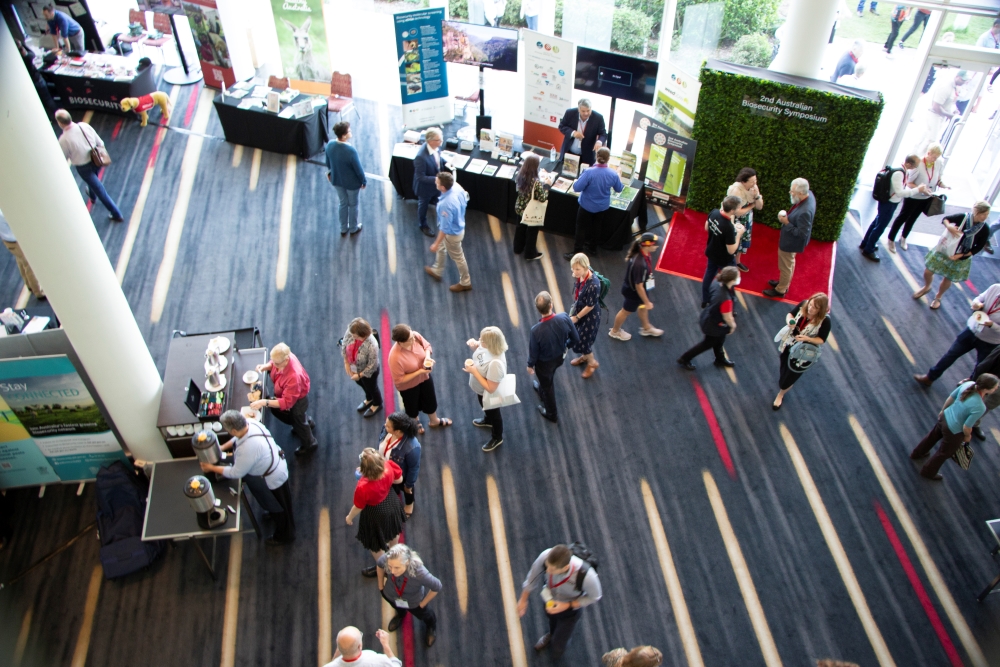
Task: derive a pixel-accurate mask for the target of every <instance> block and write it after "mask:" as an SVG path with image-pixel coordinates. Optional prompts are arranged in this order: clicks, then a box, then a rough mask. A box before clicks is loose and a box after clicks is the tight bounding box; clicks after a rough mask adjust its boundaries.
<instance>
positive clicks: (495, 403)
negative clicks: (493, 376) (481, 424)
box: [483, 373, 521, 410]
mask: <svg viewBox="0 0 1000 667" xmlns="http://www.w3.org/2000/svg"><path fill="white" fill-rule="evenodd" d="M516 390H517V376H516V375H514V374H513V373H507V374H506V375H504V376H503V379H502V380H500V382H499V383H498V384H497V389H496V391H486V392H483V410H496V409H497V408H506V407H507V406H508V405H517V404H518V403H520V402H521V399H519V398H518V397H517V394H516V393H515V391H516Z"/></svg>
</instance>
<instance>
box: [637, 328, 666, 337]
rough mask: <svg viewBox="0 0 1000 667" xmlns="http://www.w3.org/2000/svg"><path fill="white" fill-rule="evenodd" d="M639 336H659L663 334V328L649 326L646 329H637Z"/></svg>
mask: <svg viewBox="0 0 1000 667" xmlns="http://www.w3.org/2000/svg"><path fill="white" fill-rule="evenodd" d="M639 335H640V336H653V337H654V338H659V337H660V336H662V335H663V329H657V328H656V327H649V328H648V329H639Z"/></svg>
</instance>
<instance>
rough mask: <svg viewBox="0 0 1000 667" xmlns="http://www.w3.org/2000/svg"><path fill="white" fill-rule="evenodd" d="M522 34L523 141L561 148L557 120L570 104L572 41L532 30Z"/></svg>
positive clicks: (574, 52)
mask: <svg viewBox="0 0 1000 667" xmlns="http://www.w3.org/2000/svg"><path fill="white" fill-rule="evenodd" d="M521 34H522V35H523V37H524V140H523V141H524V143H526V144H528V145H529V146H539V147H542V148H553V147H555V149H556V150H560V149H561V148H562V142H563V134H562V132H560V131H559V120H560V119H561V118H562V116H563V114H564V113H565V112H566V109H569V108H570V107H573V106H575V105H574V104H573V76H574V72H575V71H576V64H575V62H574V61H575V59H576V48H574V46H573V42H567V41H566V40H565V39H558V38H556V37H552V36H551V35H546V34H543V33H540V32H534V31H532V30H522V31H521Z"/></svg>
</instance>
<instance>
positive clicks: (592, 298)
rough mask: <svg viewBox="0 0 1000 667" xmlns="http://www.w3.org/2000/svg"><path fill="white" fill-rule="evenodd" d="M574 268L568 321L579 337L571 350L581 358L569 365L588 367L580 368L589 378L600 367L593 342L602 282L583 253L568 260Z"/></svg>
mask: <svg viewBox="0 0 1000 667" xmlns="http://www.w3.org/2000/svg"><path fill="white" fill-rule="evenodd" d="M570 267H571V268H572V269H573V278H575V279H576V280H575V281H574V283H573V308H572V309H571V310H570V319H571V320H573V324H575V325H576V331H577V333H579V334H580V342H579V343H577V344H576V345H574V346H573V351H574V352H577V353H578V354H579V355H580V356H579V357H577V358H576V359H574V360H573V361H571V362H569V363H570V364H572V365H573V366H582V365H584V364H586V365H587V367H586V368H584V369H583V375H582V377H584V378H589V377H590V376H592V375H593V374H594V371H595V370H597V367H598V366H600V364H599V363H597V359H595V358H594V341H596V340H597V330H598V328H600V326H601V307H600V303H599V300H600V296H601V281H600V280H598V279H597V276H595V275H594V272H593V271H591V269H590V259H589V258H588V257H587V256H586V255H584V254H583V253H582V252H578V253H577V254H575V255H573V259H571V260H570Z"/></svg>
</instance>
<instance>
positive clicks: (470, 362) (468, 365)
mask: <svg viewBox="0 0 1000 667" xmlns="http://www.w3.org/2000/svg"><path fill="white" fill-rule="evenodd" d="M474 363H476V362H474V361H473V360H472V359H466V360H465V367H466V368H468V367H470V366H472V365H473V364H474Z"/></svg>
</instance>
